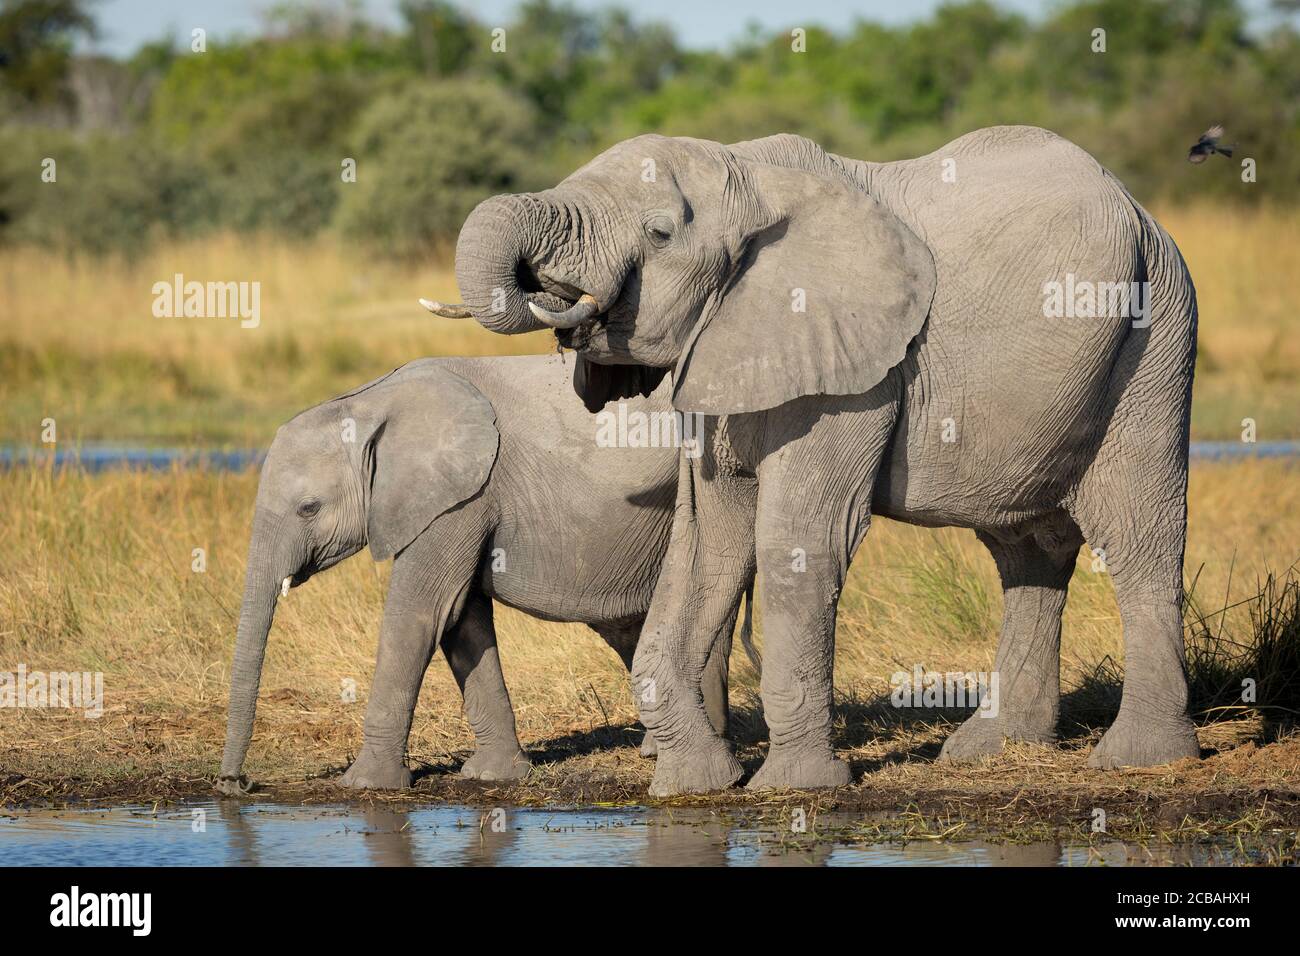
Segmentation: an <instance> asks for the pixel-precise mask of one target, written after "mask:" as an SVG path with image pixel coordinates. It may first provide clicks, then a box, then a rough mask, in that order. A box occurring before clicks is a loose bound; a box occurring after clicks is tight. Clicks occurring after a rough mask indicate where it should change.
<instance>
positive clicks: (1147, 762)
mask: <svg viewBox="0 0 1300 956" xmlns="http://www.w3.org/2000/svg"><path fill="white" fill-rule="evenodd" d="M1200 756H1201V745H1200V744H1199V743H1198V742H1197V740H1196V728H1195V726H1193V724H1192V721H1191V719H1190V718H1188V717H1186V716H1184V717H1180V718H1177V719H1175V720H1169V719H1164V720H1157V719H1152V718H1147V719H1143V718H1140V717H1129V716H1127V715H1126V714H1124V713H1123V709H1122V708H1121V711H1120V715H1119V716H1118V717H1116V718H1115V723H1113V724H1111V726H1110V730H1108V731H1106V733H1105V734H1103V735H1102V738H1101V740H1100V742H1098V744H1097V746H1096V747H1093V748H1092V753H1091V754H1090V755H1089V756H1088V766H1089V767H1094V768H1098V769H1101V770H1115V769H1118V768H1120V767H1157V766H1159V765H1161V764H1166V763H1173V762H1174V761H1175V760H1182V759H1183V758H1184V757H1200Z"/></svg>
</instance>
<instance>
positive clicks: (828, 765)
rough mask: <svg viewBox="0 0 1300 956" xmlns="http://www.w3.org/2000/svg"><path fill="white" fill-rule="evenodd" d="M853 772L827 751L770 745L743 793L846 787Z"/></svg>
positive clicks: (851, 778) (851, 780)
mask: <svg viewBox="0 0 1300 956" xmlns="http://www.w3.org/2000/svg"><path fill="white" fill-rule="evenodd" d="M852 782H853V772H852V771H851V770H850V769H849V765H848V764H846V763H845V762H844V761H843V760H839V759H837V758H836V757H835V756H834V755H832V754H831V753H830V751H829V750H825V751H817V750H808V749H806V748H805V749H799V750H796V749H793V748H787V747H776V746H773V747H772V749H771V750H770V751H768V754H767V759H766V760H764V761H763V766H761V767H759V768H758V773H756V774H754V776H753V778H752V779H751V780H750V781H749V783H747V784H745V789H746V790H814V789H817V788H818V787H845V786H848V785H849V784H850V783H852Z"/></svg>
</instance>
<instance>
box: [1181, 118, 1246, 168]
mask: <svg viewBox="0 0 1300 956" xmlns="http://www.w3.org/2000/svg"><path fill="white" fill-rule="evenodd" d="M1222 138H1223V127H1222V126H1220V125H1219V124H1217V123H1216V124H1214V125H1213V126H1211V127H1210V128H1209V129H1207V130H1206V131H1205V132H1204V133H1202V134H1201V138H1200V139H1198V140H1197V141H1196V145H1195V146H1193V147H1192V148H1191V149H1189V150H1188V151H1187V161H1188V162H1189V163H1203V162H1205V157H1206V156H1209V155H1210V154H1211V153H1220V154H1222V155H1224V156H1231V155H1232V151H1233V149H1235V148H1236V144H1235V143H1234V144H1233V145H1232V146H1220V145H1219V140H1220V139H1222Z"/></svg>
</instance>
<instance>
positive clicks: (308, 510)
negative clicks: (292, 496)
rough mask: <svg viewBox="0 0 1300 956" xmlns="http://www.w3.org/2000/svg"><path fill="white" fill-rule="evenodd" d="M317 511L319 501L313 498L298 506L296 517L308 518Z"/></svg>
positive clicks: (318, 509)
mask: <svg viewBox="0 0 1300 956" xmlns="http://www.w3.org/2000/svg"><path fill="white" fill-rule="evenodd" d="M318 511H320V499H319V498H313V499H311V500H310V501H304V502H303V503H302V504H300V505H299V506H298V517H299V518H310V517H311V516H312V515H314V514H316V512H318Z"/></svg>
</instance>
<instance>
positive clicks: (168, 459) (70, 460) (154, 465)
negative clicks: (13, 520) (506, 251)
mask: <svg viewBox="0 0 1300 956" xmlns="http://www.w3.org/2000/svg"><path fill="white" fill-rule="evenodd" d="M265 457H266V452H265V451H258V450H254V449H251V448H244V449H235V450H233V451H216V450H212V449H183V448H135V447H132V446H127V445H84V446H82V447H80V448H74V449H59V450H56V451H53V452H51V451H48V450H46V449H42V448H16V447H5V448H0V468H15V467H26V466H31V465H40V466H45V465H46V464H48V463H49V462H50V460H51V459H53V462H54V466H55V467H56V468H70V467H78V468H82V469H84V470H85V471H88V472H91V473H92V474H93V473H98V472H101V471H109V470H113V469H118V468H128V469H134V470H146V471H167V470H169V469H170V468H172V466H173V465H179V466H181V467H183V468H194V467H199V466H202V467H205V468H210V469H214V470H216V471H243V470H245V469H247V468H252V467H257V466H260V465H261V464H262V460H263V459H264V458H265ZM1191 457H1192V458H1193V459H1196V460H1203V461H1223V460H1227V459H1237V458H1298V457H1300V441H1273V442H1259V443H1257V444H1252V445H1247V444H1243V443H1242V442H1235V441H1194V442H1192V444H1191Z"/></svg>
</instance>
